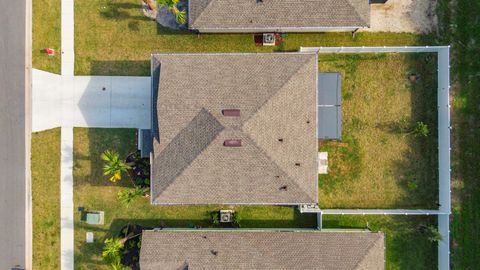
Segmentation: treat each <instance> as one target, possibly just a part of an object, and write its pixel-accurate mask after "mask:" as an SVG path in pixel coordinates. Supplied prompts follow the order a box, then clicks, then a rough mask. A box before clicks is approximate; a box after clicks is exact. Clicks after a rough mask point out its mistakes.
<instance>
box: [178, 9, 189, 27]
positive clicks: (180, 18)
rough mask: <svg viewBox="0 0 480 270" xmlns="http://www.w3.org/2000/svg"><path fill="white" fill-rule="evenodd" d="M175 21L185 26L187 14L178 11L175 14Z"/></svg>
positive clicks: (183, 11)
mask: <svg viewBox="0 0 480 270" xmlns="http://www.w3.org/2000/svg"><path fill="white" fill-rule="evenodd" d="M175 20H176V21H177V22H178V23H179V24H185V23H186V22H187V13H186V12H185V10H182V11H180V10H178V9H177V11H176V12H175Z"/></svg>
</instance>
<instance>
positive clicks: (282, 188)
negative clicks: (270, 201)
mask: <svg viewBox="0 0 480 270" xmlns="http://www.w3.org/2000/svg"><path fill="white" fill-rule="evenodd" d="M279 189H280V190H283V191H286V190H287V186H286V185H285V186H281V187H280V188H279Z"/></svg>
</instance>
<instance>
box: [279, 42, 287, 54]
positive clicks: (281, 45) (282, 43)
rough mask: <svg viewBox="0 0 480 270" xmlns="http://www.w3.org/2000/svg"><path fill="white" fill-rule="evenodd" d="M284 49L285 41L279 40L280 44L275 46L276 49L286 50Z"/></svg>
mask: <svg viewBox="0 0 480 270" xmlns="http://www.w3.org/2000/svg"><path fill="white" fill-rule="evenodd" d="M286 49H287V48H286V45H285V42H284V41H282V42H280V44H279V45H278V47H277V51H279V52H284V51H286Z"/></svg>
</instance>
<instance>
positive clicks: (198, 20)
mask: <svg viewBox="0 0 480 270" xmlns="http://www.w3.org/2000/svg"><path fill="white" fill-rule="evenodd" d="M189 7H190V9H189V27H190V28H192V29H199V30H201V29H253V28H258V29H266V28H268V29H272V28H273V29H276V28H302V27H304V28H305V27H316V28H318V27H337V28H341V27H368V26H369V25H370V5H369V1H368V0H263V2H257V0H190V1H189Z"/></svg>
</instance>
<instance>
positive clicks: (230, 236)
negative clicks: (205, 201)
mask: <svg viewBox="0 0 480 270" xmlns="http://www.w3.org/2000/svg"><path fill="white" fill-rule="evenodd" d="M384 256H385V254H384V235H383V233H370V232H319V231H308V232H307V231H303V232H301V231H298V232H293V231H291V232H285V231H282V232H281V231H241V230H236V231H234V230H218V231H202V230H197V231H181V230H162V231H144V232H143V235H142V247H141V250H140V267H141V269H143V270H153V269H175V270H177V269H232V268H233V269H357V270H358V269H362V270H367V269H368V270H380V269H384V267H385V266H384Z"/></svg>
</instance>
